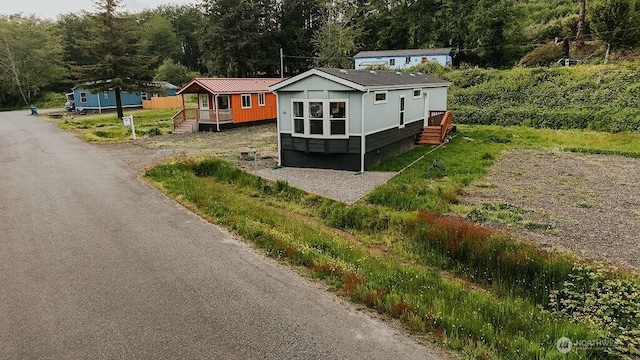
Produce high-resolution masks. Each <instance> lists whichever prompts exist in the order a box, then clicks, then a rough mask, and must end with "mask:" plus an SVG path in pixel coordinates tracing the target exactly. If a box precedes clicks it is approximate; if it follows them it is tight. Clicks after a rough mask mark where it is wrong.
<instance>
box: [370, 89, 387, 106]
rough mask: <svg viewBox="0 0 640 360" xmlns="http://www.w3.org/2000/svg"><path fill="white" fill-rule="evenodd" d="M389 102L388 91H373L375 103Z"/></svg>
mask: <svg viewBox="0 0 640 360" xmlns="http://www.w3.org/2000/svg"><path fill="white" fill-rule="evenodd" d="M386 102H387V92H386V91H376V92H375V93H373V103H374V104H385V103H386Z"/></svg>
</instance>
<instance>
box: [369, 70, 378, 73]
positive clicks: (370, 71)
mask: <svg viewBox="0 0 640 360" xmlns="http://www.w3.org/2000/svg"><path fill="white" fill-rule="evenodd" d="M369 73H371V74H377V72H375V71H373V70H369Z"/></svg>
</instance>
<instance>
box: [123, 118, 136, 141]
mask: <svg viewBox="0 0 640 360" xmlns="http://www.w3.org/2000/svg"><path fill="white" fill-rule="evenodd" d="M122 123H123V124H124V126H131V134H132V136H133V140H135V139H136V125H135V124H134V123H133V115H131V114H129V116H123V117H122Z"/></svg>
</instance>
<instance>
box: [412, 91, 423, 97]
mask: <svg viewBox="0 0 640 360" xmlns="http://www.w3.org/2000/svg"><path fill="white" fill-rule="evenodd" d="M416 91H419V92H420V93H419V94H418V95H417V96H416ZM413 98H414V99H421V98H422V89H413Z"/></svg>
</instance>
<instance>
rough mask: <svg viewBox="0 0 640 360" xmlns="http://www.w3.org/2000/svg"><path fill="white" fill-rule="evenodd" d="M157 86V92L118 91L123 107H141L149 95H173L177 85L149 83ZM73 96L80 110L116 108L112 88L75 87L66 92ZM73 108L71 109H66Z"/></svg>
mask: <svg viewBox="0 0 640 360" xmlns="http://www.w3.org/2000/svg"><path fill="white" fill-rule="evenodd" d="M151 84H152V85H155V86H157V87H158V91H157V92H153V93H145V92H143V93H129V92H126V91H123V92H121V93H120V98H121V99H122V107H123V108H139V107H142V101H143V100H149V99H151V97H164V96H174V95H176V91H178V87H177V86H175V85H173V84H170V83H168V82H166V81H154V82H152V83H151ZM70 96H72V97H73V99H69V100H73V103H74V105H75V110H76V111H78V112H80V111H98V112H102V110H108V109H115V108H116V92H115V91H114V90H112V89H109V90H108V91H103V92H100V93H93V92H91V91H90V90H88V89H85V88H83V87H81V86H80V87H76V88H74V89H73V93H70V94H68V96H67V98H69V97H70ZM67 110H70V111H71V110H73V109H69V108H68V109H67Z"/></svg>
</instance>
